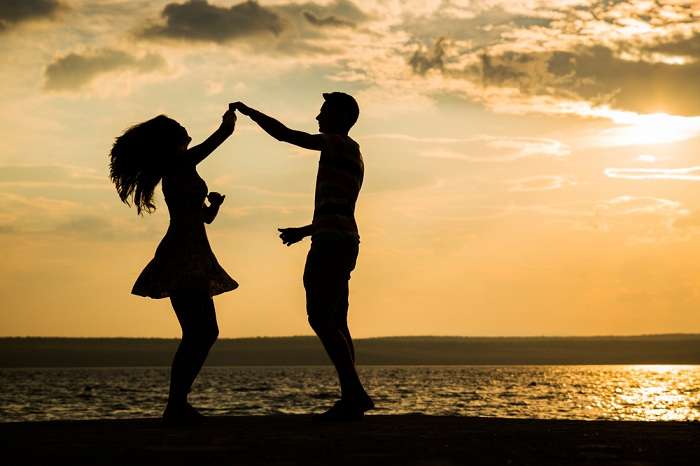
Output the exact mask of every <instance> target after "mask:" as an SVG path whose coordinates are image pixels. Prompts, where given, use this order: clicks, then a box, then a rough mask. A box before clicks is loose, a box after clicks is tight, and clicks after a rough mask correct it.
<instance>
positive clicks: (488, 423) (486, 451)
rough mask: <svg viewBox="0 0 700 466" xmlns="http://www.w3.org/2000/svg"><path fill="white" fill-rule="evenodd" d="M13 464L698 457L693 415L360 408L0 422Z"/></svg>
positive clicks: (440, 464)
mask: <svg viewBox="0 0 700 466" xmlns="http://www.w3.org/2000/svg"><path fill="white" fill-rule="evenodd" d="M0 444H1V445H2V453H1V456H0V461H2V464H4V465H7V466H15V465H25V464H31V465H42V466H55V465H88V464H89V465H125V466H126V465H155V464H163V465H185V464H187V465H193V466H200V465H201V466H205V465H217V466H218V465H271V466H277V465H305V466H314V465H323V466H331V465H350V464H352V465H358V466H360V465H362V466H364V465H422V466H447V465H467V464H469V465H479V464H486V465H538V466H542V465H613V464H615V465H676V464H678V465H698V464H700V423H697V422H695V423H682V422H617V421H551V420H531V419H497V418H466V417H442V416H421V415H403V416H381V415H374V416H367V417H366V418H365V419H364V420H363V421H359V422H354V423H349V424H340V425H339V424H316V423H313V422H312V421H311V419H310V417H308V416H252V417H249V416H246V417H217V418H210V419H209V420H208V422H207V423H206V424H205V425H202V426H200V427H197V428H190V429H174V428H164V427H161V426H160V424H159V421H158V420H157V419H134V420H97V421H61V422H36V423H5V424H0Z"/></svg>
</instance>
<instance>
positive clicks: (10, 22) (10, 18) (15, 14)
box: [0, 0, 61, 32]
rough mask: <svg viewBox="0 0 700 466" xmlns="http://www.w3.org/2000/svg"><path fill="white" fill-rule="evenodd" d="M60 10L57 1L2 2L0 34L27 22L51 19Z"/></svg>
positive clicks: (21, 0) (16, 0) (4, 0)
mask: <svg viewBox="0 0 700 466" xmlns="http://www.w3.org/2000/svg"><path fill="white" fill-rule="evenodd" d="M60 8H61V4H60V3H59V2H58V1H57V0H3V1H2V2H0V32H2V31H4V30H6V29H8V28H10V27H12V26H14V25H16V24H18V23H22V22H25V21H31V20H35V19H43V18H50V17H52V16H53V15H54V14H55V13H56V12H57V11H58V10H59V9H60Z"/></svg>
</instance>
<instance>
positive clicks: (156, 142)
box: [109, 115, 186, 215]
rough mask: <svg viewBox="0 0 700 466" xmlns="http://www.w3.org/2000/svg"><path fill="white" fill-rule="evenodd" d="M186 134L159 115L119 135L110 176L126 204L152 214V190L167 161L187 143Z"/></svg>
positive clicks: (110, 163)
mask: <svg viewBox="0 0 700 466" xmlns="http://www.w3.org/2000/svg"><path fill="white" fill-rule="evenodd" d="M185 138H186V131H185V129H184V128H183V127H182V126H180V124H179V123H178V122H177V121H175V120H173V119H171V118H168V117H166V116H165V115H158V116H157V117H155V118H152V119H150V120H148V121H145V122H143V123H139V124H138V125H135V126H132V127H131V128H129V129H128V130H126V131H125V132H124V134H122V135H121V136H119V137H118V138H117V139H116V140H115V141H114V145H113V146H112V150H111V151H110V153H109V177H110V178H111V179H112V182H113V183H114V185H115V186H116V188H117V193H119V198H120V199H121V200H122V202H124V203H125V204H126V205H131V202H133V203H134V205H135V206H136V212H137V213H138V214H139V215H141V214H142V213H143V211H146V212H148V213H151V212H153V211H154V210H155V208H156V206H155V204H154V203H153V191H154V190H155V189H156V186H158V183H159V182H160V180H161V178H162V177H163V174H164V173H165V171H166V167H167V164H168V162H170V163H172V159H171V160H170V161H168V158H169V157H170V156H172V155H174V153H175V151H176V150H177V148H178V146H181V145H182V144H183V143H185Z"/></svg>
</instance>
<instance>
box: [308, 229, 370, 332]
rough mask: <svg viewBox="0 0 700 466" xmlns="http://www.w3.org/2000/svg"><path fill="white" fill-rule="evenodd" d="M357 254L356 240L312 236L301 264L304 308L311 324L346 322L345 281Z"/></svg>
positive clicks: (344, 323)
mask: <svg viewBox="0 0 700 466" xmlns="http://www.w3.org/2000/svg"><path fill="white" fill-rule="evenodd" d="M358 254H359V243H358V241H356V240H353V239H343V238H336V237H318V238H314V239H312V242H311V249H310V250H309V254H308V256H307V257H306V266H305V267H304V288H305V290H306V312H307V314H308V316H309V322H310V323H311V325H312V326H315V325H333V326H344V325H346V324H347V317H348V295H349V288H348V281H349V280H350V273H351V272H352V271H353V270H354V269H355V263H356V262H357V255H358Z"/></svg>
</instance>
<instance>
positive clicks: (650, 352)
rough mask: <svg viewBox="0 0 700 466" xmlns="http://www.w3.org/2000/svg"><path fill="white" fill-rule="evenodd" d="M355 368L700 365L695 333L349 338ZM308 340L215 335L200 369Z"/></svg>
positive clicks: (150, 341) (72, 357)
mask: <svg viewBox="0 0 700 466" xmlns="http://www.w3.org/2000/svg"><path fill="white" fill-rule="evenodd" d="M178 341H179V340H177V339H167V338H54V337H3V338H0V367H2V368H10V367H129V366H138V367H144V366H168V365H169V364H170V361H171V359H172V355H173V353H174V351H175V348H176V347H177V344H178ZM356 350H357V357H358V363H359V364H360V365H607V364H700V334H662V335H640V336H584V337H451V336H450V337H439V336H437V337H435V336H433V337H431V336H415V337H414V336H412V337H379V338H364V339H358V340H357V341H356ZM328 363H329V361H328V360H327V359H326V356H325V354H324V352H323V350H322V348H321V345H320V343H319V342H318V340H317V339H316V338H315V337H311V336H298V337H254V338H235V339H226V338H224V339H220V340H219V341H218V342H217V343H216V345H215V346H214V349H213V351H212V353H211V355H210V357H209V360H208V362H207V365H208V366H292V365H293V366H298V365H301V366H313V365H326V364H328Z"/></svg>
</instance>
